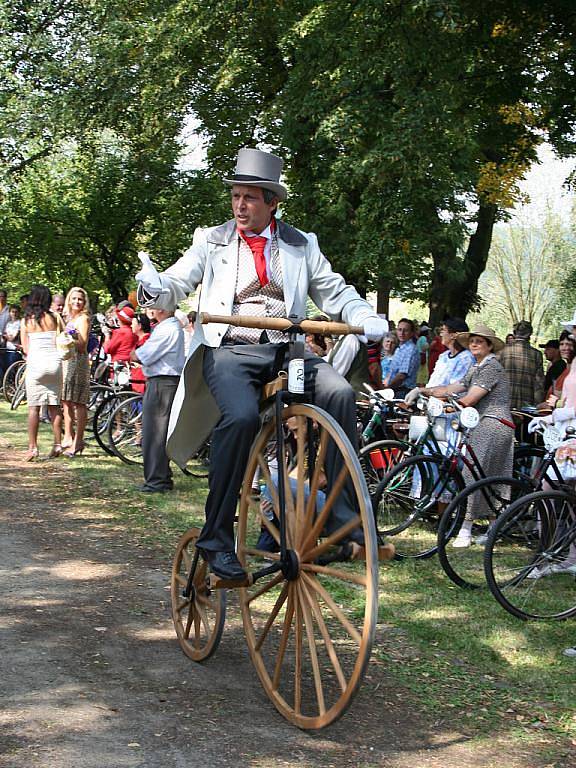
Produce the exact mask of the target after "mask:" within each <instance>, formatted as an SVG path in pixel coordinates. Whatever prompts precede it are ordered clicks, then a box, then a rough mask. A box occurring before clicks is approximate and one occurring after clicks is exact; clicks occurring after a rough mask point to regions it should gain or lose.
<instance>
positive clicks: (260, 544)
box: [256, 528, 280, 552]
mask: <svg viewBox="0 0 576 768" xmlns="http://www.w3.org/2000/svg"><path fill="white" fill-rule="evenodd" d="M256 549H261V550H262V552H280V544H278V542H277V541H276V539H275V538H274V536H272V534H271V533H270V531H269V530H268V529H267V528H262V530H261V531H260V536H259V537H258V541H257V542H256Z"/></svg>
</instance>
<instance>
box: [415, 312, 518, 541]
mask: <svg viewBox="0 0 576 768" xmlns="http://www.w3.org/2000/svg"><path fill="white" fill-rule="evenodd" d="M457 340H458V342H459V344H461V345H462V346H463V347H466V348H468V349H469V350H470V352H471V353H472V355H473V356H474V360H475V364H474V365H473V366H472V367H471V368H470V369H469V370H468V372H467V373H466V375H465V376H464V377H463V378H462V379H461V380H460V381H459V382H456V383H455V384H448V385H447V386H443V387H426V388H424V389H423V390H422V393H423V394H425V395H433V396H434V397H446V396H448V395H461V397H460V398H459V402H460V404H461V405H463V406H474V407H475V408H476V409H477V410H478V412H479V414H480V423H479V424H478V426H477V427H476V428H475V429H474V431H473V433H472V438H471V441H470V446H471V448H472V449H473V450H474V453H475V454H476V456H477V457H478V460H479V461H480V463H481V465H482V468H483V470H484V472H485V473H486V475H487V476H491V475H512V459H513V450H514V449H513V438H514V423H513V422H512V415H511V413H510V387H509V384H508V377H507V376H506V372H505V370H504V368H503V367H502V366H501V365H500V363H499V362H498V360H497V358H496V356H495V353H496V352H499V351H500V350H501V349H502V348H503V347H504V342H503V341H502V340H501V339H499V338H498V337H497V336H496V334H495V332H494V330H493V329H492V328H489V327H488V326H487V325H484V323H476V324H475V325H474V327H473V328H472V329H471V330H470V332H469V333H459V334H458V336H457ZM464 479H465V480H466V483H467V484H468V483H471V482H473V477H472V475H471V473H470V472H469V471H468V470H467V469H466V468H465V469H464ZM471 507H472V508H469V509H468V510H467V512H466V518H465V520H464V523H463V524H462V527H461V529H460V532H459V533H458V536H457V537H456V538H455V539H454V541H453V542H452V546H454V547H469V546H470V544H471V543H472V524H473V522H474V519H475V518H476V517H478V516H479V513H480V510H479V509H475V508H474V505H471Z"/></svg>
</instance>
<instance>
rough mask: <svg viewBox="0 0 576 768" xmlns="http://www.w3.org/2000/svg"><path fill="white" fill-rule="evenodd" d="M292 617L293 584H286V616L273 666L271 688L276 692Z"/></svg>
mask: <svg viewBox="0 0 576 768" xmlns="http://www.w3.org/2000/svg"><path fill="white" fill-rule="evenodd" d="M293 617H294V583H293V582H288V605H287V606H286V615H285V616H284V626H283V627H282V637H281V638H280V647H279V648H278V655H277V656H276V664H275V666H274V675H273V677H272V688H273V689H274V690H275V691H277V690H278V685H279V683H280V674H281V672H282V662H283V661H284V655H285V653H286V647H287V645H288V640H289V639H290V629H291V628H292V619H293Z"/></svg>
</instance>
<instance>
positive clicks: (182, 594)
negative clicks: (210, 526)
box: [170, 528, 226, 661]
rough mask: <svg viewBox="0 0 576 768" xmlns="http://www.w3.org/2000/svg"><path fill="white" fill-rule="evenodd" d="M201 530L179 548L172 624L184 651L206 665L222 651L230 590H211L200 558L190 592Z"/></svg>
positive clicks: (191, 533) (172, 591)
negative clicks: (221, 640)
mask: <svg viewBox="0 0 576 768" xmlns="http://www.w3.org/2000/svg"><path fill="white" fill-rule="evenodd" d="M199 535H200V529H199V528H190V530H188V531H186V533H185V534H184V535H183V536H182V538H181V539H180V541H179V542H178V546H177V547H176V554H175V555H174V562H173V564H172V579H171V583H170V596H171V600H172V621H173V622H174V628H175V630H176V637H177V638H178V642H179V643H180V647H181V648H182V650H183V651H184V653H185V654H186V656H189V657H190V658H191V659H193V660H194V661H205V660H206V659H208V658H210V656H212V654H213V653H214V652H215V651H216V649H217V648H218V645H219V643H220V639H221V637H222V631H223V629H224V621H225V618H226V590H225V589H214V590H213V589H210V587H209V584H208V566H207V564H206V562H205V561H204V560H203V559H202V557H199V558H198V559H197V562H196V569H195V572H194V576H193V578H192V584H191V586H190V589H188V581H189V575H190V569H191V567H192V564H193V562H194V559H195V554H196V541H197V540H198V536H199Z"/></svg>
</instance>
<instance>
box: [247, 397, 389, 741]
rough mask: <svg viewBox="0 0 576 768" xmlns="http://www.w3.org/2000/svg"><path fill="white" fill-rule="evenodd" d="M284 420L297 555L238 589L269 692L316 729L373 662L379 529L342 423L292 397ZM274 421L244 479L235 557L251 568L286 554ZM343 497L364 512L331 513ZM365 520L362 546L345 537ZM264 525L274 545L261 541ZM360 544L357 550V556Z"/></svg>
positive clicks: (290, 529)
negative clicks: (329, 477) (331, 472)
mask: <svg viewBox="0 0 576 768" xmlns="http://www.w3.org/2000/svg"><path fill="white" fill-rule="evenodd" d="M282 419H283V421H284V422H285V423H286V422H287V421H288V420H289V419H293V421H291V424H293V425H295V426H294V431H295V432H296V434H297V439H296V452H295V458H294V460H295V466H294V469H292V471H290V470H289V467H288V462H289V461H290V457H289V456H286V455H285V456H284V457H283V461H282V465H281V466H280V470H279V471H281V472H282V473H283V477H284V480H285V486H286V529H287V541H288V547H289V549H290V550H291V552H292V553H293V555H292V560H291V564H290V568H288V567H286V568H285V572H281V571H278V570H276V572H275V573H273V574H271V575H269V576H266V577H263V578H262V583H257V584H254V585H253V586H251V587H243V588H241V589H240V606H241V609H242V619H243V622H244V631H245V635H246V641H247V644H248V648H249V651H250V656H251V658H252V661H253V663H254V666H255V667H256V670H257V673H258V676H259V678H260V681H261V683H262V685H263V687H264V690H265V691H266V694H267V695H268V697H269V698H270V700H271V701H272V702H273V704H274V706H275V707H276V708H277V709H278V711H279V712H280V713H281V714H282V715H283V716H284V717H285V718H286V719H287V720H288V721H290V722H291V723H292V724H294V725H296V726H298V727H299V728H304V729H307V728H314V729H316V728H322V727H324V726H326V725H328V724H329V723H332V722H334V720H336V719H337V718H338V717H340V716H341V715H342V714H343V713H344V712H345V711H346V709H347V708H348V706H349V705H350V703H351V701H352V699H353V697H354V694H355V693H356V691H357V690H358V687H359V686H360V683H361V681H362V678H363V675H364V672H365V669H366V666H367V664H368V660H369V657H370V652H371V648H372V642H373V639H374V632H375V628H376V619H377V610H378V560H377V554H378V552H377V547H376V531H375V528H374V520H373V518H372V515H371V512H370V498H369V496H368V491H367V488H366V483H365V481H364V478H363V475H362V470H361V468H360V463H359V461H358V458H357V456H356V454H355V452H354V450H353V448H352V446H351V444H350V442H349V441H348V439H347V437H346V435H345V434H344V432H343V431H342V428H341V427H340V426H339V425H338V424H337V423H336V421H335V420H334V419H333V418H332V417H331V416H329V415H328V414H327V413H325V412H324V411H322V410H320V409H319V408H316V407H314V406H311V405H291V406H290V407H288V408H285V409H284V411H283V414H282ZM275 426H276V425H275V421H274V420H273V419H272V420H271V421H269V422H267V423H265V424H264V426H263V427H262V431H261V432H260V434H259V436H258V438H257V439H256V442H255V444H254V447H253V449H252V452H251V455H250V459H249V462H248V467H247V470H246V474H245V476H244V482H243V485H242V494H241V498H240V507H239V525H238V556H239V558H240V561H241V562H242V564H243V565H244V566H245V567H246V568H247V570H248V571H250V572H252V573H253V572H254V571H258V570H259V569H261V568H262V567H263V566H264V567H265V566H269V565H270V561H272V564H274V562H277V561H278V559H279V554H278V552H277V550H278V549H279V546H278V542H279V528H278V525H277V520H278V515H279V502H278V492H277V490H276V482H277V475H276V480H275V478H274V472H275V471H278V470H274V466H275V465H274V463H273V462H272V461H271V460H270V459H271V457H272V456H275V448H274V446H275ZM334 455H336V460H337V463H338V464H337V465H340V466H341V469H340V471H339V473H338V477H337V479H336V480H335V482H334V483H333V484H332V488H331V489H330V490H328V489H327V487H326V485H324V478H325V468H324V465H325V463H326V462H327V461H328V460H330V457H332V456H334ZM271 467H272V468H271ZM258 468H259V470H260V475H261V479H262V481H263V483H264V485H263V490H262V494H261V500H260V501H259V502H258V503H256V502H255V498H254V497H253V495H252V488H253V481H254V478H255V475H256V472H257V469H258ZM322 486H323V487H324V490H321V487H322ZM266 496H268V500H269V502H268V504H267V503H266ZM346 497H347V498H348V502H349V505H350V507H352V508H356V509H357V514H354V515H353V518H352V519H351V520H349V519H348V520H347V522H345V523H340V522H337V521H335V520H334V519H333V512H334V506H335V504H336V503H341V502H342V500H343V499H344V498H346ZM269 518H270V519H269ZM275 521H276V522H275ZM262 526H264V531H262V529H261V527H262ZM325 526H326V527H327V528H328V531H325V530H324V528H325ZM358 526H362V528H363V531H364V537H365V547H364V548H363V549H362V548H360V547H358V546H357V545H351V544H349V543H348V542H347V537H348V536H349V535H350V533H351V532H352V531H353V530H355V529H356V528H357V527H358ZM263 533H264V534H265V535H266V534H267V535H268V541H269V542H271V544H272V546H271V547H270V549H272V550H276V552H270V551H268V552H267V551H263V550H262V549H259V548H258V546H263V545H262V544H260V541H261V540H262V534H263ZM257 545H258V546H257ZM354 551H355V552H356V554H357V555H358V557H357V559H354V560H351V557H350V553H352V552H354Z"/></svg>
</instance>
